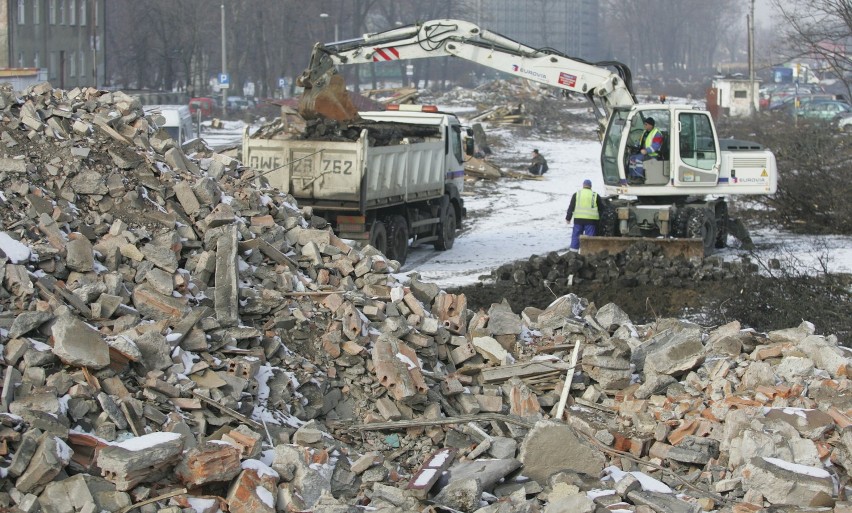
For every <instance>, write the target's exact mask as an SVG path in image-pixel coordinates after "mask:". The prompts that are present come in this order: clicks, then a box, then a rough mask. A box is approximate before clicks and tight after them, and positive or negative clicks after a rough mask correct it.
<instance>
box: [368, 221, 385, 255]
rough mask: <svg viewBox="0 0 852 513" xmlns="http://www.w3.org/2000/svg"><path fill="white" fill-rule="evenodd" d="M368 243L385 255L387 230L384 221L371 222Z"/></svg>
mask: <svg viewBox="0 0 852 513" xmlns="http://www.w3.org/2000/svg"><path fill="white" fill-rule="evenodd" d="M370 245H371V246H373V247H374V248H376V249H378V250H379V251H381V252H382V254H383V255H387V252H388V231H387V228H385V223H383V222H381V221H376V222H374V223H373V229H372V230H370Z"/></svg>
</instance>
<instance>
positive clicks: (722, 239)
mask: <svg viewBox="0 0 852 513" xmlns="http://www.w3.org/2000/svg"><path fill="white" fill-rule="evenodd" d="M716 247H717V248H726V247H728V204H727V203H725V202H724V201H722V202H719V204H717V205H716Z"/></svg>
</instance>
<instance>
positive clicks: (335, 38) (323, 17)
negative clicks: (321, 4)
mask: <svg viewBox="0 0 852 513" xmlns="http://www.w3.org/2000/svg"><path fill="white" fill-rule="evenodd" d="M328 17H329V16H328V13H327V12H323V13H320V18H322V21H323V22H325V20H326V19H328ZM323 37H328V36H323ZM338 39H339V38H338V37H337V23H335V24H334V41H335V42H336V41H337V40H338Z"/></svg>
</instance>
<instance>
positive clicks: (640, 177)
mask: <svg viewBox="0 0 852 513" xmlns="http://www.w3.org/2000/svg"><path fill="white" fill-rule="evenodd" d="M656 124H657V122H656V121H655V120H654V118H652V117H647V118H645V123H644V127H645V131H644V132H643V133H642V137H640V138H639V153H636V154H634V155H631V156H630V159H629V160H628V173H629V176H628V177H627V181H628V183H629V184H630V185H639V184H643V183H645V159H648V158H657V157H658V156H659V154H660V148H661V147H662V146H663V133H662V132H660V131H659V130H657V127H656Z"/></svg>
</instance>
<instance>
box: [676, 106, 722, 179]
mask: <svg viewBox="0 0 852 513" xmlns="http://www.w3.org/2000/svg"><path fill="white" fill-rule="evenodd" d="M678 125H679V127H680V132H679V141H680V160H681V161H682V162H683V163H684V164H686V165H687V166H692V167H696V168H698V169H708V170H709V169H713V166H715V165H716V142H715V136H714V134H713V125H712V123H711V122H710V118H709V117H708V116H707V114H704V113H699V112H695V113H693V112H684V113H681V114H679V115H678Z"/></svg>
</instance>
